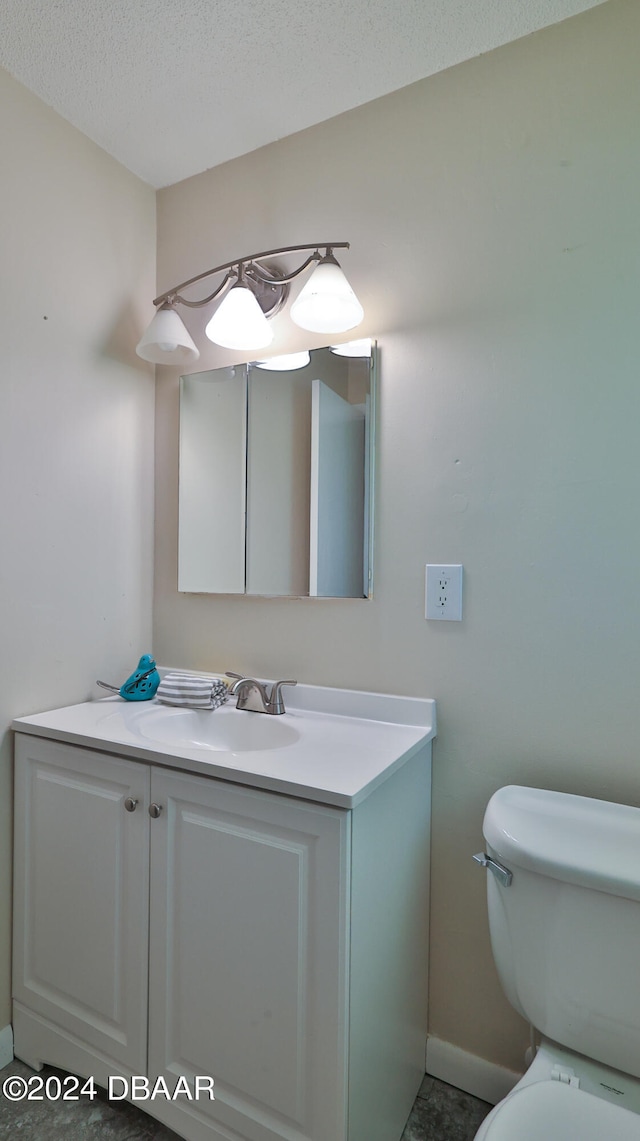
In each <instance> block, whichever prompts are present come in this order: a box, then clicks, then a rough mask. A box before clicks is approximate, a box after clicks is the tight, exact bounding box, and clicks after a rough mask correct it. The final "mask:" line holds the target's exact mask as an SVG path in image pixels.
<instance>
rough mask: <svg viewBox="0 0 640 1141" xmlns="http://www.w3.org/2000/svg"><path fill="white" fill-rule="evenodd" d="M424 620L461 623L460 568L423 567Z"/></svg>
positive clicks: (457, 566) (456, 566)
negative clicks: (433, 619) (432, 619)
mask: <svg viewBox="0 0 640 1141" xmlns="http://www.w3.org/2000/svg"><path fill="white" fill-rule="evenodd" d="M424 616H425V618H435V619H440V621H444V622H461V621H462V567H461V566H460V565H459V564H456V565H454V566H439V565H438V566H432V565H428V566H426V567H425V610H424Z"/></svg>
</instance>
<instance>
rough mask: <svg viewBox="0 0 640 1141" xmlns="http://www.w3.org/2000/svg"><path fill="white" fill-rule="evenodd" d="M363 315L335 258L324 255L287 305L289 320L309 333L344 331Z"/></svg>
mask: <svg viewBox="0 0 640 1141" xmlns="http://www.w3.org/2000/svg"><path fill="white" fill-rule="evenodd" d="M363 317H364V311H363V308H362V305H361V304H360V302H359V301H358V298H357V297H356V295H355V293H354V292H353V289H352V288H351V286H350V285H349V282H348V281H347V279H346V277H345V276H344V274H343V272H342V270H341V269H340V266H339V265H338V263H337V261H336V260H335V258H331V257H330V258H324V259H323V260H322V261H321V262H319V263H318V265H317V266H316V268H315V269H314V271H313V273H312V274H311V277H310V278H309V280H308V281H307V282H306V284H305V285H304V286H303V288H302V289H301V290H300V293H299V294H298V296H297V297H296V299H295V301H294V303H293V305H292V306H291V320H292V321H295V323H296V325H299V326H300V328H301V329H308V330H309V331H310V332H312V333H346V331H347V329H354V328H355V326H356V325H359V324H360V322H361V321H362V318H363Z"/></svg>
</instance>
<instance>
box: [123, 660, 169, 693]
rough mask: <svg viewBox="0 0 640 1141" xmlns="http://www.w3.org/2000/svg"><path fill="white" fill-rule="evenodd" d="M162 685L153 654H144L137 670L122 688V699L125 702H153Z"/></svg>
mask: <svg viewBox="0 0 640 1141" xmlns="http://www.w3.org/2000/svg"><path fill="white" fill-rule="evenodd" d="M159 685H160V674H159V673H158V671H157V669H156V663H155V661H154V660H153V658H152V657H151V654H143V655H142V657H141V658H140V661H139V662H138V667H137V669H136V670H135V671H134V672H133V673H132V674H131V677H128V678H127V680H126V681H125V683H124V685H121V686H120V690H119V693H120V697H124V699H125V701H151V698H152V697H155V695H156V690H157V688H158V686H159Z"/></svg>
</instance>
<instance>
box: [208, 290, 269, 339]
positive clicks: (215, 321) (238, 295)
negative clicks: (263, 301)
mask: <svg viewBox="0 0 640 1141" xmlns="http://www.w3.org/2000/svg"><path fill="white" fill-rule="evenodd" d="M205 333H206V335H207V337H208V338H209V340H210V341H213V343H214V345H222V346H223V348H225V349H264V348H265V346H266V345H270V344H271V342H272V340H273V331H272V329H271V328H270V326H269V322H268V321H267V318H266V317H265V315H264V313H263V312H262V309H261V308H260V306H259V304H258V302H257V301H256V298H255V297H254V295H253V293H252V292H251V290H250V289H249V288H248V287H247V286H246V285H241V284H240V283H239V282H238V284H237V285H234V286H233V287H232V288H231V289H230V290H229V292H228V293H227V295H226V297H224V298H223V299H222V302H221V304H220V305H219V306H218V308H217V309H216V311H215V313H214V314H213V317H212V318H211V320H210V321H209V323H208V325H207V327H206V329H205Z"/></svg>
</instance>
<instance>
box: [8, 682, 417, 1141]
mask: <svg viewBox="0 0 640 1141" xmlns="http://www.w3.org/2000/svg"><path fill="white" fill-rule="evenodd" d="M185 714H186V715H187V716H186V717H185V716H184V715H185ZM13 728H14V730H15V731H16V768H15V798H16V799H15V905H14V906H15V913H14V988H13V995H14V1037H15V1052H16V1055H17V1056H18V1057H19V1058H21V1059H22V1060H24V1061H25V1062H27V1063H29V1064H30V1065H32V1066H34V1067H36V1068H40V1067H41V1065H42V1064H43V1063H50V1064H52V1065H55V1066H59V1067H61V1068H63V1069H65V1070H69V1071H70V1072H72V1073H75V1074H78V1075H83V1076H89V1075H93V1076H94V1077H95V1079H96V1082H97V1083H98V1084H100V1085H104V1086H107V1084H108V1079H109V1077H110V1076H111V1075H122V1076H124V1077H131V1076H132V1075H147V1076H148V1078H149V1080H150V1082H151V1085H153V1083H154V1081H155V1079H156V1078H157V1077H158V1076H162V1077H164V1079H165V1082H166V1086H167V1087H168V1089H169V1090H170V1091H171V1090H173V1089H174V1088H175V1086H176V1083H177V1082H178V1079H179V1078H183V1079H187V1080H188V1082H189V1085H190V1088H191V1089H192V1090H193V1088H194V1078H195V1077H196V1076H198V1075H201V1076H209V1077H212V1078H213V1079H214V1083H215V1084H214V1093H215V1100H210V1099H209V1097H208V1096H201V1097H200V1098H199V1099H198V1100H191V1099H190V1098H189V1097H188V1096H184V1095H182V1094H181V1095H180V1096H179V1097H177V1099H176V1100H175V1101H174V1100H170V1099H168V1098H167V1097H166V1096H158V1097H156V1098H155V1099H154V1100H149V1101H139V1102H138V1103H137V1104H138V1105H139V1106H140V1107H141V1108H142V1109H145V1110H146V1111H147V1112H149V1113H150V1114H152V1115H153V1116H154V1117H157V1118H158V1119H159V1120H161V1121H163V1122H165V1123H166V1124H167V1125H169V1126H170V1127H171V1128H173V1129H175V1130H176V1131H177V1132H178V1133H179V1134H180V1135H181V1136H183V1137H185V1138H187V1139H188V1141H280V1139H286V1141H303V1139H304V1141H306V1139H309V1141H398V1139H399V1138H400V1135H401V1132H402V1129H403V1126H404V1123H405V1121H406V1118H407V1115H408V1113H409V1111H410V1109H411V1105H412V1103H413V1099H414V1097H415V1094H416V1092H417V1090H418V1088H419V1085H420V1081H421V1078H422V1076H423V1074H424V1056H425V1040H426V977H427V922H428V885H429V818H430V779H431V739H432V737H433V736H434V732H435V707H434V703H433V702H431V701H423V700H419V699H412V698H400V697H398V698H396V697H389V696H386V695H376V694H360V693H355V692H353V693H351V692H349V691H343V690H329V689H326V690H325V689H321V688H319V687H312V686H299V687H298V688H297V689H296V690H295V691H291V696H290V698H289V701H288V711H287V713H285V714H284V715H283V716H281V717H268V716H261V715H260V714H253V713H244V712H239V711H237V710H235V709H233V708H231V707H229V706H225V707H223V708H222V709H220V710H217V711H215V712H208V711H207V712H201V711H197V712H195V711H192V710H181V709H169V708H168V707H163V706H160V705H158V704H157V703H156V702H153V703H140V704H139V705H137V707H136V706H131V705H129V704H128V703H126V702H123V701H121V700H120V699H119V698H110V699H107V700H105V701H99V702H88V703H85V704H83V705H78V706H72V707H69V708H68V709H63V710H56V711H53V712H51V713H45V714H38V715H35V716H33V717H24V718H19V719H18V720H16V721H15V722H14V724H13ZM182 1084H183V1085H184V1083H182Z"/></svg>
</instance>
